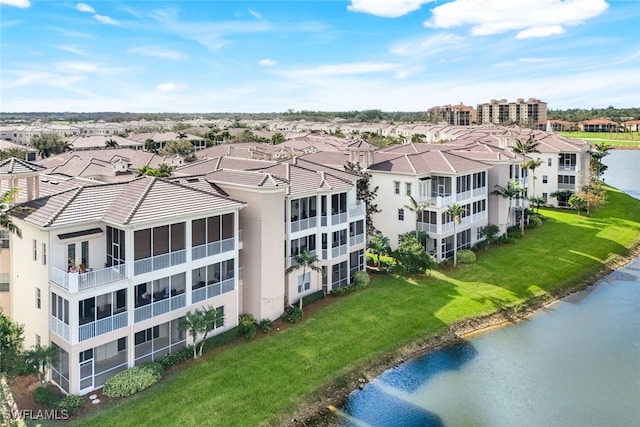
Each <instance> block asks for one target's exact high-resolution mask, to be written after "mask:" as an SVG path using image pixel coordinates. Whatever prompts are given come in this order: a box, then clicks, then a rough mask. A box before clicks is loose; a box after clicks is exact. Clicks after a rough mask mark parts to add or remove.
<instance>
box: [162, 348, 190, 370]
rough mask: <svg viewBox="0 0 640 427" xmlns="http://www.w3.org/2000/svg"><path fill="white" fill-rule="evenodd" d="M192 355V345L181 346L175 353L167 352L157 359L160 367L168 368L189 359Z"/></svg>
mask: <svg viewBox="0 0 640 427" xmlns="http://www.w3.org/2000/svg"><path fill="white" fill-rule="evenodd" d="M192 357H193V347H191V346H188V347H185V348H181V349H180V350H178V351H176V352H175V353H167V354H165V355H164V356H162V359H160V360H159V361H158V363H159V364H160V365H162V368H164V369H169V368H170V367H172V366H174V365H177V364H178V363H182V362H184V361H185V360H188V359H191V358H192Z"/></svg>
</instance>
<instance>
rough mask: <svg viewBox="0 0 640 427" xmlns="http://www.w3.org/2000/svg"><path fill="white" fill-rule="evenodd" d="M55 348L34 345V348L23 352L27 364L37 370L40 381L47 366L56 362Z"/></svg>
mask: <svg viewBox="0 0 640 427" xmlns="http://www.w3.org/2000/svg"><path fill="white" fill-rule="evenodd" d="M56 356H57V352H56V348H55V347H53V346H46V345H45V346H41V345H40V344H38V345H36V346H35V348H33V349H31V350H28V351H27V352H26V354H25V360H26V363H27V366H29V367H30V368H31V369H32V370H34V371H37V372H38V376H39V377H40V381H42V382H44V379H45V377H46V376H47V370H48V369H49V366H51V365H52V364H53V363H55V362H56V360H55V359H56Z"/></svg>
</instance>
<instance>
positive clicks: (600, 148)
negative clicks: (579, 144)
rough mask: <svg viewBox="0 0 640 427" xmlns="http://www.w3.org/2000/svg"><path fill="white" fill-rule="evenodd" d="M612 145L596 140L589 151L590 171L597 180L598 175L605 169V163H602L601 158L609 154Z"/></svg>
mask: <svg viewBox="0 0 640 427" xmlns="http://www.w3.org/2000/svg"><path fill="white" fill-rule="evenodd" d="M611 149H612V147H611V146H610V145H607V143H605V142H596V143H594V144H593V149H592V150H591V151H590V152H589V154H590V155H591V165H590V168H591V173H592V174H594V175H595V176H596V178H597V179H598V180H599V179H600V176H601V175H602V174H603V173H604V171H606V170H607V165H605V164H604V163H602V159H603V158H604V157H606V156H608V155H609V151H611Z"/></svg>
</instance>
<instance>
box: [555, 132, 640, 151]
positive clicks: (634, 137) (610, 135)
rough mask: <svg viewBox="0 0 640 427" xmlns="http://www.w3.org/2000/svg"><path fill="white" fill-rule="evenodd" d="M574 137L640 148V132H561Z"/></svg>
mask: <svg viewBox="0 0 640 427" xmlns="http://www.w3.org/2000/svg"><path fill="white" fill-rule="evenodd" d="M559 133H560V135H562V136H565V137H567V138H572V139H584V140H586V141H589V142H591V143H602V142H604V143H605V144H607V145H611V146H613V147H624V148H640V132H559Z"/></svg>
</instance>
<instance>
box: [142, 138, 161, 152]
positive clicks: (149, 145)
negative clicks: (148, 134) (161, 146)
mask: <svg viewBox="0 0 640 427" xmlns="http://www.w3.org/2000/svg"><path fill="white" fill-rule="evenodd" d="M144 149H145V151H148V152H150V153H154V154H157V153H158V147H157V146H156V142H155V141H154V140H153V139H151V138H147V139H145V140H144Z"/></svg>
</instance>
